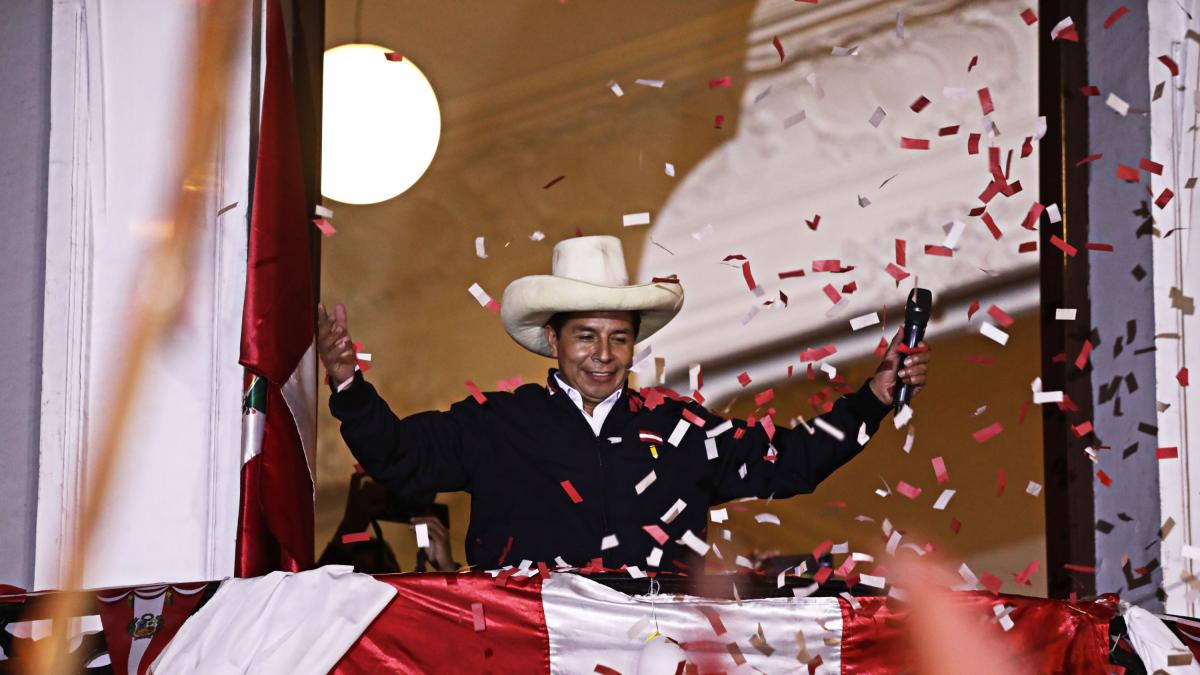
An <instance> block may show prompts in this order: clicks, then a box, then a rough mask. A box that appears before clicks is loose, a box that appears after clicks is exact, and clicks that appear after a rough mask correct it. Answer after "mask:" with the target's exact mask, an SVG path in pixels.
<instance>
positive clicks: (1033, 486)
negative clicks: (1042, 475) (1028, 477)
mask: <svg viewBox="0 0 1200 675" xmlns="http://www.w3.org/2000/svg"><path fill="white" fill-rule="evenodd" d="M1025 493H1026V494H1028V495H1030V496H1032V497H1036V496H1038V495H1040V494H1042V486H1041V484H1039V483H1035V482H1034V481H1029V485H1026V486H1025Z"/></svg>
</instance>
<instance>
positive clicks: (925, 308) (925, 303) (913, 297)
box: [904, 288, 933, 326]
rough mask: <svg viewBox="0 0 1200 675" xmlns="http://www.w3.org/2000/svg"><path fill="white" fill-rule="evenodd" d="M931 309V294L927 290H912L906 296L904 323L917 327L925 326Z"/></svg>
mask: <svg viewBox="0 0 1200 675" xmlns="http://www.w3.org/2000/svg"><path fill="white" fill-rule="evenodd" d="M932 309H933V293H930V292H929V289H927V288H914V289H912V291H910V292H909V294H908V304H907V305H905V306H904V322H905V323H911V324H914V325H917V326H924V325H927V324H928V323H929V312H930V311H931V310H932Z"/></svg>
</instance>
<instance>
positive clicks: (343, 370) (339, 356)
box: [317, 304, 358, 387]
mask: <svg viewBox="0 0 1200 675" xmlns="http://www.w3.org/2000/svg"><path fill="white" fill-rule="evenodd" d="M317 354H319V355H320V356H321V363H323V364H325V372H327V373H329V380H330V382H331V383H332V384H333V386H335V387H336V386H338V385H339V384H341V383H343V382H345V381H346V380H349V379H350V378H352V377H354V368H355V366H356V365H357V364H358V361H357V359H356V358H355V355H354V341H353V340H351V339H350V330H349V329H348V328H347V327H346V307H345V306H344V305H341V304H338V305H337V306H335V307H334V308H333V316H330V315H329V313H328V312H326V311H325V305H320V304H319V305H317Z"/></svg>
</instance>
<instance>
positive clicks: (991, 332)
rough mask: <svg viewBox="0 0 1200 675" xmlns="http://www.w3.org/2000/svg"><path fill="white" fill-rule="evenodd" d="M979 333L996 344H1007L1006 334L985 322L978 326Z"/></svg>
mask: <svg viewBox="0 0 1200 675" xmlns="http://www.w3.org/2000/svg"><path fill="white" fill-rule="evenodd" d="M979 332H980V333H983V336H984V337H986V338H989V339H991V340H993V341H995V342H997V343H998V344H1001V345H1004V344H1007V343H1008V333H1005V332H1004V331H1002V330H1000V329H999V328H996V327H995V326H993V325H992V324H990V323H988V322H986V321H985V322H983V323H981V324H979Z"/></svg>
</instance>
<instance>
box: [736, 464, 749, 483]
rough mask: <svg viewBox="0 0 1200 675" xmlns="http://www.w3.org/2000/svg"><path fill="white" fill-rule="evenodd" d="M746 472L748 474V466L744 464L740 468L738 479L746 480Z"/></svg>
mask: <svg viewBox="0 0 1200 675" xmlns="http://www.w3.org/2000/svg"><path fill="white" fill-rule="evenodd" d="M746 472H747V469H746V464H745V463H744V462H743V463H742V465H741V466H739V467H738V478H742V479H745V478H746Z"/></svg>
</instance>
